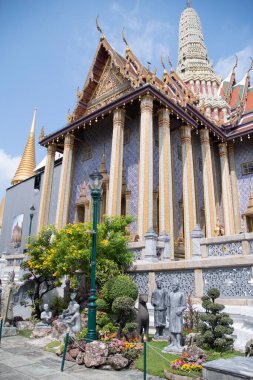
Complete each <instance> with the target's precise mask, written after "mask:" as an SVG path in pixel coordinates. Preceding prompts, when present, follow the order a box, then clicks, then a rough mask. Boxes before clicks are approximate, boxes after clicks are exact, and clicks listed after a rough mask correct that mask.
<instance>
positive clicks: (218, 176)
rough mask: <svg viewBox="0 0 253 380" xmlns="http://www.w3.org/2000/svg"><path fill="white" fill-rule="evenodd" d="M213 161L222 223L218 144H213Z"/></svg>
mask: <svg viewBox="0 0 253 380" xmlns="http://www.w3.org/2000/svg"><path fill="white" fill-rule="evenodd" d="M214 163H215V171H216V173H215V174H216V176H215V177H214V181H216V183H217V192H218V202H219V210H220V222H221V224H222V225H224V220H223V208H222V193H221V168H220V156H219V149H218V146H217V145H216V146H214Z"/></svg>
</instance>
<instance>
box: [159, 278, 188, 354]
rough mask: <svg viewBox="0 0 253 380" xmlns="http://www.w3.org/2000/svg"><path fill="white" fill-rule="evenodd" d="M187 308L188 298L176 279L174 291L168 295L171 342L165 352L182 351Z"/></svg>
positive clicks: (173, 286)
mask: <svg viewBox="0 0 253 380" xmlns="http://www.w3.org/2000/svg"><path fill="white" fill-rule="evenodd" d="M185 309H186V300H185V296H184V294H183V293H181V292H180V291H179V282H178V280H175V281H174V282H173V284H172V292H170V293H169V294H168V296H167V316H168V319H169V332H170V337H171V343H170V345H168V346H167V347H165V348H164V349H163V352H172V353H181V352H182V349H183V347H182V345H181V340H182V330H183V312H184V310H185Z"/></svg>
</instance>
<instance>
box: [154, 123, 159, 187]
mask: <svg viewBox="0 0 253 380" xmlns="http://www.w3.org/2000/svg"><path fill="white" fill-rule="evenodd" d="M158 128H159V127H158V120H157V118H154V143H153V158H154V167H153V171H154V175H153V179H154V182H153V184H154V191H156V190H157V189H158V183H159V130H158Z"/></svg>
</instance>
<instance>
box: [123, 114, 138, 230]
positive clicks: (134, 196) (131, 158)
mask: <svg viewBox="0 0 253 380" xmlns="http://www.w3.org/2000/svg"><path fill="white" fill-rule="evenodd" d="M139 124H140V118H139V116H138V114H136V117H135V118H134V119H131V120H128V119H126V126H125V127H126V128H128V129H129V132H130V136H129V137H130V139H129V143H128V144H125V145H124V176H125V180H126V183H127V189H128V190H130V191H131V202H130V213H131V215H133V216H134V217H135V218H137V207H138V175H139V173H138V172H139V145H140V134H139ZM135 231H136V221H135V222H133V223H132V225H131V232H133V233H134V232H135Z"/></svg>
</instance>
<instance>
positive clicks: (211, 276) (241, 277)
mask: <svg viewBox="0 0 253 380" xmlns="http://www.w3.org/2000/svg"><path fill="white" fill-rule="evenodd" d="M203 282H204V294H206V293H207V291H208V289H210V288H218V289H219V290H220V293H221V295H220V297H221V298H231V297H234V298H241V297H243V298H245V297H253V286H252V285H253V279H252V267H231V268H220V269H214V268H210V269H203Z"/></svg>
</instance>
